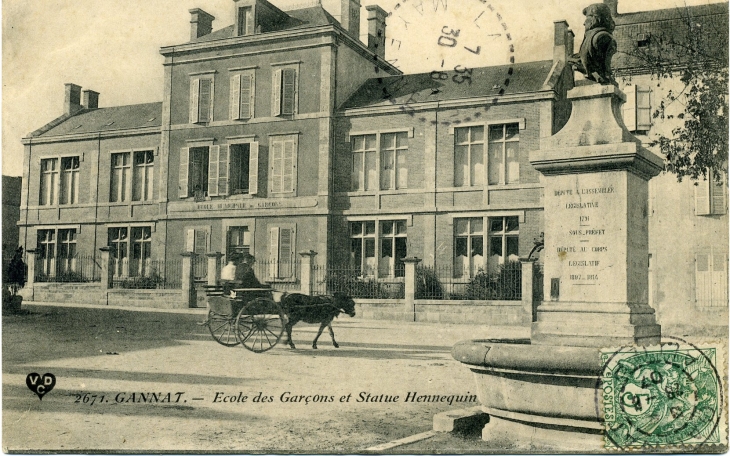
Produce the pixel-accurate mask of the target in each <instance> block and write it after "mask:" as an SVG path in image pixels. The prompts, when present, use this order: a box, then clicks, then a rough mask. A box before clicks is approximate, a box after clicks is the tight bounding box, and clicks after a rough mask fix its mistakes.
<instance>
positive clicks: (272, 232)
mask: <svg viewBox="0 0 730 456" xmlns="http://www.w3.org/2000/svg"><path fill="white" fill-rule="evenodd" d="M278 276H279V227H272V228H269V277H270V278H272V279H276V278H277V277H278Z"/></svg>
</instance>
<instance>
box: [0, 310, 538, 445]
mask: <svg viewBox="0 0 730 456" xmlns="http://www.w3.org/2000/svg"><path fill="white" fill-rule="evenodd" d="M24 307H25V308H26V309H27V310H28V311H29V313H28V314H26V315H14V316H6V317H3V327H2V329H3V341H2V348H3V354H2V358H3V366H2V368H3V378H2V381H3V449H4V450H5V451H26V452H28V451H30V452H40V451H52V450H55V451H60V452H79V451H122V452H133V451H134V452H139V451H142V452H145V451H150V452H154V451H171V452H183V451H190V452H205V451H218V452H265V453H284V452H308V453H312V452H325V453H333V452H337V453H357V452H363V451H364V450H365V449H367V448H369V447H371V446H374V445H377V444H381V443H384V442H389V441H392V440H395V439H400V438H403V437H407V436H410V435H413V434H418V433H421V432H424V431H428V430H429V429H431V425H432V418H433V415H434V414H436V413H438V412H442V411H445V410H450V409H456V408H463V407H469V406H473V405H477V402H469V399H470V398H471V399H473V395H475V394H476V392H475V387H474V381H473V379H472V377H471V375H472V374H471V373H470V372H469V371H468V369H466V368H464V367H463V366H461V365H460V364H459V363H457V362H456V361H454V360H453V359H452V358H451V356H450V349H451V346H452V345H453V344H454V343H455V342H457V341H459V340H463V339H467V338H487V337H489V338H518V337H526V336H528V331H527V330H520V329H515V328H494V327H483V326H469V325H435V324H422V323H396V322H383V321H371V320H361V319H357V318H355V319H350V318H349V317H347V316H340V317H339V318H338V319H336V320H335V322H334V323H333V327H334V330H335V334H336V336H337V341H338V342H339V344H340V347H341V348H339V349H336V348H334V347H333V346H332V345H331V342H330V339H329V335H328V334H327V332H326V331H325V333H324V334H323V335H322V336H321V338H320V340H319V343H318V346H319V349H318V350H316V351H315V350H312V349H311V341H312V339H313V338H314V335H315V334H316V330H317V327H316V326H314V325H306V324H299V325H297V326H296V327H295V328H294V342H295V343H296V344H297V350H291V349H289V348H288V347H286V346H285V345H284V343H283V340H282V343H280V344H279V345H278V346H276V347H275V348H274V349H272V350H270V351H268V352H265V353H262V354H255V353H252V352H250V351H247V350H245V349H243V348H241V347H240V346H239V347H233V348H227V347H224V346H221V345H219V344H217V343H216V342H215V341H214V340H213V339H212V338H211V337H210V335H209V333H208V331H207V328H206V327H202V326H197V325H196V324H195V323H196V322H197V321H200V320H201V319H202V316H203V314H202V313H201V312H200V311H182V312H178V313H170V312H153V311H128V310H119V309H109V308H84V307H61V306H35V305H24ZM30 373H38V374H41V375H43V374H45V373H52V374H53V375H54V376H55V378H56V384H55V387H54V388H53V390H52V391H51V392H49V393H47V394H46V395H45V396H43V399H42V400H39V399H38V396H36V394H34V393H33V392H31V391H30V389H29V388H28V387H27V386H26V376H27V375H28V374H30ZM152 393H155V394H154V395H153V394H152ZM181 393H182V394H181ZM424 395H428V396H431V397H434V396H445V397H444V398H441V399H442V401H439V402H423V401H421V402H419V399H418V398H420V397H422V396H424ZM450 396H451V397H450ZM460 399H461V400H462V401H461V402H460ZM150 401H153V402H154V403H150ZM448 401H451V402H452V403H451V404H449V403H448Z"/></svg>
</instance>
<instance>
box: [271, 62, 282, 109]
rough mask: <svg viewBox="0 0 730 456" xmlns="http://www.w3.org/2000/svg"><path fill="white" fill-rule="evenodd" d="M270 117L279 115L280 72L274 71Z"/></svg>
mask: <svg viewBox="0 0 730 456" xmlns="http://www.w3.org/2000/svg"><path fill="white" fill-rule="evenodd" d="M271 115H272V116H274V117H276V116H280V115H281V70H275V71H274V74H273V81H272V82H271Z"/></svg>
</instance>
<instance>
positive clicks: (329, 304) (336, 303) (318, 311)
mask: <svg viewBox="0 0 730 456" xmlns="http://www.w3.org/2000/svg"><path fill="white" fill-rule="evenodd" d="M281 307H282V308H283V309H284V313H285V314H286V316H287V322H286V326H285V328H286V335H287V343H288V344H289V347H290V348H297V347H296V346H295V345H294V342H292V339H291V330H292V327H293V326H294V325H296V324H297V323H298V322H300V321H303V322H305V323H319V331H318V332H317V336H316V337H315V338H314V342H312V348H313V349H315V350H316V349H317V339H319V336H320V335H322V331H324V328H325V327H327V328H328V329H329V331H330V336H332V345H334V346H335V348H340V346H339V344H338V343H337V341H336V340H335V333H334V331H332V320H333V319H334V318H335V317H337V316H338V315H340V314H341V313H345V314H347V315H349V316H350V317H354V316H355V301H353V300H352V298H350V297H349V296H347V295H346V294H344V293H341V292H337V293H335V294H334V295H333V296H308V295H304V294H300V293H291V294H286V295H284V296H283V297H282V298H281Z"/></svg>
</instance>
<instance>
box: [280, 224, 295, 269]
mask: <svg viewBox="0 0 730 456" xmlns="http://www.w3.org/2000/svg"><path fill="white" fill-rule="evenodd" d="M293 247H294V233H293V230H292V229H290V228H280V230H279V277H291V276H292V273H293V270H292V249H293Z"/></svg>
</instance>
